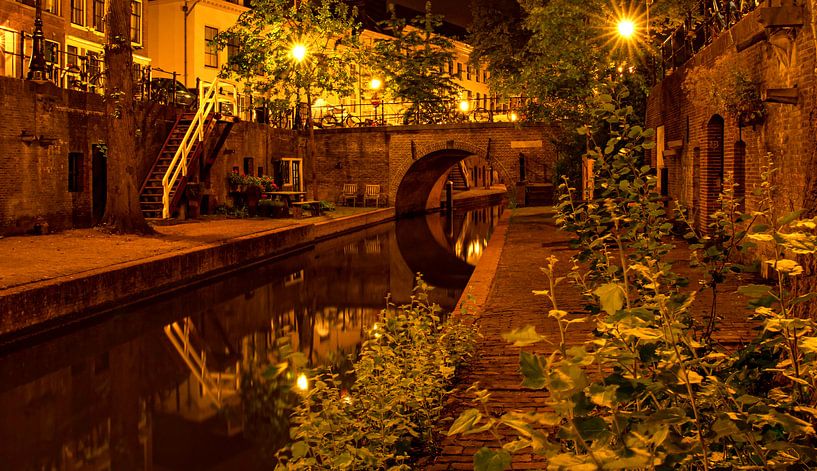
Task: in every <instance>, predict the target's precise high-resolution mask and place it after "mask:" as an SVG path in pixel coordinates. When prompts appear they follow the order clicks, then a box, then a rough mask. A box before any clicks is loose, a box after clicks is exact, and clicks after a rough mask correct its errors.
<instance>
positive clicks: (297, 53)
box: [289, 43, 312, 129]
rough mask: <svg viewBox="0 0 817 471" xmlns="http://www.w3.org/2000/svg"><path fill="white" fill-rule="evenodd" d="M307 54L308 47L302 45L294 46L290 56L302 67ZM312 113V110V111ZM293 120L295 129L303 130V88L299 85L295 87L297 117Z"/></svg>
mask: <svg viewBox="0 0 817 471" xmlns="http://www.w3.org/2000/svg"><path fill="white" fill-rule="evenodd" d="M306 53H307V50H306V46H304V45H303V44H300V43H296V44H293V45H292V49H291V50H290V51H289V55H290V56H291V57H292V60H294V61H295V64H296V65H300V64H301V63H302V62H303V61H304V59H306ZM295 73H296V75H297V74H298V73H299V72H298V71H297V70H296V72H295ZM311 112H312V110H310V113H311ZM293 119H294V120H295V122H294V123H293V126H294V127H295V129H301V87H300V86H298V85H297V84H296V86H295V116H294V118H293Z"/></svg>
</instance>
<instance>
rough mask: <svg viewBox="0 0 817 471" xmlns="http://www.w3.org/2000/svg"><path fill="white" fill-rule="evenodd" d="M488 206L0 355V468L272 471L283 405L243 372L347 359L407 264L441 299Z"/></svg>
mask: <svg viewBox="0 0 817 471" xmlns="http://www.w3.org/2000/svg"><path fill="white" fill-rule="evenodd" d="M501 212H502V208H501V207H499V206H494V207H487V208H480V209H475V210H469V211H465V212H455V213H454V215H453V217H449V216H445V215H444V214H431V215H426V216H424V217H417V218H411V219H405V220H400V221H397V222H392V223H387V224H381V225H378V226H375V227H372V228H369V229H366V230H363V231H359V232H356V233H353V234H349V235H346V236H341V237H337V238H334V239H331V240H327V241H325V242H322V243H320V244H317V245H316V246H315V247H314V248H311V249H309V250H304V251H302V252H300V253H297V254H294V255H291V256H288V257H287V258H284V259H280V260H275V261H272V262H269V263H267V264H263V265H260V266H257V267H254V268H252V269H248V270H245V271H242V272H238V273H235V274H232V275H229V276H227V277H224V278H222V279H218V280H216V281H213V282H210V283H207V284H205V285H202V286H197V287H193V288H190V289H186V290H183V291H180V292H177V293H174V294H173V295H172V296H168V297H167V298H166V299H159V300H154V301H150V302H148V303H145V304H143V305H137V306H135V307H132V308H129V309H127V310H123V311H122V312H117V313H114V314H113V315H110V316H106V317H105V319H104V320H100V321H97V322H95V323H92V324H89V325H84V326H82V327H80V328H77V329H74V330H73V331H71V332H64V333H62V334H60V335H59V336H57V337H55V338H51V339H48V340H45V341H41V342H39V343H36V344H34V345H28V346H25V347H21V348H20V349H18V350H16V351H11V352H8V353H6V354H4V355H3V356H2V357H0V469H2V470H15V471H16V470H73V469H94V470H98V469H100V470H101V469H115V470H116V469H144V470H236V469H241V470H253V469H271V467H270V463H271V462H272V455H273V454H274V450H275V449H276V448H277V447H279V446H280V445H281V444H283V443H285V442H286V440H287V436H288V429H287V416H288V413H289V412H288V411H289V409H288V404H283V403H282V402H285V401H283V400H282V398H280V397H275V395H274V394H271V393H270V390H269V389H263V390H258V391H256V390H253V391H250V388H249V387H247V386H246V385H247V384H249V382H248V381H246V378H247V377H248V376H247V375H248V374H253V372H258V371H262V369H263V367H264V365H268V364H270V363H273V362H275V361H277V360H280V358H278V356H279V355H280V352H281V351H282V349H286V348H289V349H293V350H297V351H300V352H303V353H304V355H305V356H306V357H307V358H308V359H309V362H310V364H311V365H312V366H328V365H331V366H333V367H334V368H335V369H336V370H343V369H344V368H348V364H349V361H350V360H349V358H350V356H354V354H355V353H356V352H357V351H358V350H359V348H360V344H361V341H362V336H363V334H364V332H365V330H366V328H367V327H368V326H369V325H370V324H371V323H373V322H375V321H376V320H377V319H378V316H379V315H380V312H381V310H382V309H383V308H384V307H385V306H386V303H387V294H388V295H389V296H390V299H389V302H392V303H395V304H398V305H399V304H401V303H407V302H408V301H409V300H410V296H411V295H412V290H413V288H414V287H415V274H416V273H418V272H419V273H422V274H423V278H424V280H425V281H426V282H427V283H428V284H429V285H431V286H433V287H434V289H433V290H432V291H431V293H430V297H431V299H432V300H433V301H434V302H436V303H438V304H439V305H440V306H441V307H442V308H443V309H445V310H450V309H452V308H453V306H454V305H455V303H456V301H457V300H458V299H459V297H460V295H461V294H462V291H463V288H464V287H465V285H466V283H467V281H468V278H469V277H470V275H471V272H472V271H473V268H474V265H475V264H476V263H477V261H478V260H479V258H480V255H481V254H482V251H483V250H484V248H485V246H486V245H487V243H488V239H489V238H490V236H491V233H492V231H493V228H494V227H495V225H496V223H497V221H498V219H499V216H500V215H501ZM241 378H245V380H244V381H242V380H241ZM285 380H286V381H289V380H290V379H285ZM242 397H243V398H244V403H243V404H242Z"/></svg>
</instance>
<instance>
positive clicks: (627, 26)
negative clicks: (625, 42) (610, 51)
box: [617, 18, 635, 39]
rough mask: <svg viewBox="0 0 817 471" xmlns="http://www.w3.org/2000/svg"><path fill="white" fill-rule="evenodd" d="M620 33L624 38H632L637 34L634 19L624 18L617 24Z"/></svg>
mask: <svg viewBox="0 0 817 471" xmlns="http://www.w3.org/2000/svg"><path fill="white" fill-rule="evenodd" d="M617 29H618V34H619V36H621V37H622V38H624V39H630V38H632V37H633V35H634V34H635V23H634V22H633V20H630V19H627V18H622V19H621V20H619V21H618V25H617Z"/></svg>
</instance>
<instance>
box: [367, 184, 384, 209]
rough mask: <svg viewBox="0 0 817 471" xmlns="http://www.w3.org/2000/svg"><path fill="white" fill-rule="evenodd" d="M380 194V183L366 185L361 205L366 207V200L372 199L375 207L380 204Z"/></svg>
mask: <svg viewBox="0 0 817 471" xmlns="http://www.w3.org/2000/svg"><path fill="white" fill-rule="evenodd" d="M381 197H382V195H381V194H380V185H366V188H365V191H364V193H363V207H364V208H365V207H366V202H367V201H371V200H374V206H375V208H377V207H379V206H380V199H381Z"/></svg>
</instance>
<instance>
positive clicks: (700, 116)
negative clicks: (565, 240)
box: [647, 4, 817, 227]
mask: <svg viewBox="0 0 817 471" xmlns="http://www.w3.org/2000/svg"><path fill="white" fill-rule="evenodd" d="M812 15H813V12H811V11H810V10H809V9H808V8H806V7H803V6H795V5H791V4H789V5H785V4H784V5H783V6H777V7H771V6H767V5H762V6H759V7H757V8H756V9H755V10H754V11H752V12H750V13H748V14H747V15H746V16H744V17H743V18H741V19H740V21H737V22H736V23H735V24H734V25H733V26H732V27H731V28H729V29H728V30H724V31H722V32H721V33H720V34H719V35H718V36H717V37H716V38H715V39H714V40H713V41H712V42H711V43H710V44H709V45H708V46H706V47H704V48H702V49H701V50H700V51H698V52H697V53H696V54H695V55H694V56H693V57H691V58H688V57H687V55H684V54H679V52H683V51H684V49H682V48H687V49H686V50H687V51H688V47H689V45H688V43H687V44H682V43H681V42H680V41H678V42H675V41H674V39H673V40H672V41H673V49H674V50H673V51H671V52H672V53H671V54H667V53H666V51H665V58H667V57H669V60H668V62H669V63H668V64H666V65H668V66H669V67H673V66H674V68H671V69H670V70H668V75H666V76H665V77H664V79H663V80H662V81H661V82H660V83H659V84H658V85H656V86H655V87H654V88H653V89H652V91H651V93H650V96H649V100H648V105H647V125H648V126H650V127H653V128H655V129H656V139H657V146H656V149H655V150H653V151H652V155H651V159H652V164H653V166H654V167H655V168H656V169H657V170H658V173H659V175H661V178H660V180H661V185H662V192H664V193H665V194H667V195H669V196H670V197H672V198H673V199H675V200H676V201H678V202H680V203H681V204H683V205H684V206H686V207H688V208H690V209H691V210H692V211H693V212H694V214H695V221H696V224H697V225H698V226H699V227H703V226H704V225H705V224H706V222H707V221H708V216H709V215H710V214H712V213H713V212H714V211H715V210H716V208H717V206H718V202H717V198H718V195H719V194H720V192H721V190H722V185H723V181H724V178H725V176H726V175H727V174H731V175H732V177H733V179H734V181H735V183H737V185H738V187H737V189H736V195H737V196H738V197H739V198H744V197H745V204H746V208H747V209H750V210H751V209H753V208H756V207H757V197H755V196H753V195H752V190H753V189H754V188H755V187H756V186H757V185H758V183H759V182H760V169H761V166H762V165H763V164H764V162H765V160H766V156H767V155H771V156H772V159H773V161H774V164H775V166H776V167H777V169H778V172H777V174H776V176H775V179H774V182H775V183H776V184H777V187H778V198H776V202H775V203H776V204H777V205H778V208H777V210H778V211H787V212H788V211H791V210H793V209H796V208H801V207H806V208H811V209H812V210H813V209H814V208H815V206H814V199H813V191H814V186H813V185H814V183H813V181H814V175H815V173H814V171H813V168H814V167H813V162H814V158H815V152H817V146H815V124H814V122H813V118H812V115H813V113H814V111H815V98H816V96H815V93H817V89H815V67H817V61H816V60H815V44H816V43H815V41H816V38H815V36H814V31H813V29H812V28H811V27H810V24H811V22H812V21H814V20H813V18H811V16H812ZM707 34H710V33H707ZM688 37H689V35H688ZM669 43H670V41H668V43H667V44H669ZM673 61H674V63H673ZM707 74H709V78H710V81H709V82H708V83H707V81H706V80H703V81H702V80H700V78H701V77H706V76H707ZM737 76H742V77H743V78H744V79H748V80H749V81H750V82H751V83H752V87H756V88H757V91H758V92H759V94H760V95H759V96H760V97H761V98H762V102H763V104H762V106H760V107H759V109H760V110H762V113H763V115H762V116H760V117H759V116H755V119H746V116H743V117H741V116H739V114H738V113H734V109H733V112H730V111H728V109H727V107H725V106H723V103H721V106H718V103H717V102H716V101H713V100H708V99H707V96H709V97H711V96H712V92H713V89H712V88H713V87H715V88H717V87H719V86H723V87H731V88H732V89H733V90H731V91H734V89H735V86H736V85H735V83H734V77H737ZM713 83H714V84H713ZM744 84H745V82H744ZM727 92H729V90H727Z"/></svg>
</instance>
